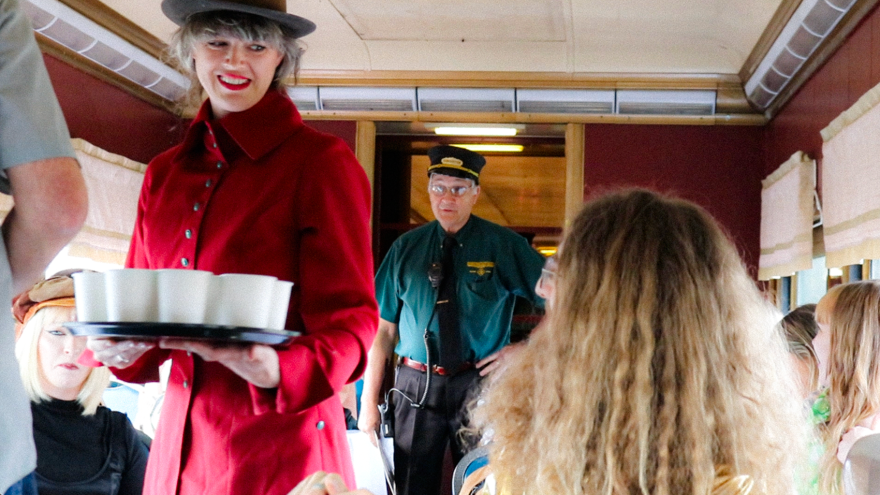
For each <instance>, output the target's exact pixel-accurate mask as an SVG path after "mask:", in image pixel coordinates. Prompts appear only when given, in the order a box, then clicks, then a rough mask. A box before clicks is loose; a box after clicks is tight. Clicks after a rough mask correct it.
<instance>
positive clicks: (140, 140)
mask: <svg viewBox="0 0 880 495" xmlns="http://www.w3.org/2000/svg"><path fill="white" fill-rule="evenodd" d="M43 59H44V61H45V63H46V68H47V69H48V71H49V77H50V78H51V79H52V84H53V86H54V88H55V94H56V95H57V96H58V101H59V102H60V103H61V109H62V111H63V112H64V117H65V119H66V120H67V126H68V128H70V135H71V136H72V137H78V138H82V139H85V140H86V141H88V142H90V143H92V144H94V145H95V146H98V147H100V148H103V149H105V150H107V151H110V152H111V153H117V154H120V155H123V156H126V157H128V158H131V159H132V160H136V161H139V162H142V163H147V162H149V161H150V160H151V159H152V158H153V157H154V156H156V155H158V154H159V153H161V152H162V151H165V150H166V149H168V148H170V147H171V146H174V145H175V144H177V143H178V142H179V141H180V140H181V139H182V137H183V132H184V131H185V130H186V126H187V125H188V124H189V122H188V121H184V120H181V119H180V118H178V117H177V116H175V115H174V114H172V113H170V112H168V111H167V110H165V109H164V108H159V107H155V106H153V105H151V104H149V103H147V102H145V101H143V100H141V99H139V98H137V97H135V96H133V95H131V94H129V93H128V92H126V91H124V90H122V89H119V88H117V87H116V86H113V85H111V84H108V83H106V82H104V81H101V80H100V79H98V78H96V77H93V76H90V75H88V74H86V73H84V72H82V71H80V70H78V69H75V68H73V67H71V66H69V65H67V64H65V63H64V62H61V61H60V60H58V59H56V58H54V57H52V56H49V55H44V56H43ZM308 124H309V125H310V126H312V127H314V128H316V129H319V130H321V131H324V132H327V133H330V134H335V135H337V136H339V137H341V138H342V139H343V140H344V141H345V142H346V143H347V144H348V145H349V146H350V147H351V149H352V150H354V148H355V139H356V137H357V123H356V122H342V121H312V122H308Z"/></svg>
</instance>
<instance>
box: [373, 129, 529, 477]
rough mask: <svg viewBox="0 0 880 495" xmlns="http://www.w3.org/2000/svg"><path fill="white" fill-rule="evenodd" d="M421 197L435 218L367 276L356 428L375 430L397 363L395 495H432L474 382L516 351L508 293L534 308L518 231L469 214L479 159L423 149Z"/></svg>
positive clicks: (451, 150) (525, 248)
mask: <svg viewBox="0 0 880 495" xmlns="http://www.w3.org/2000/svg"><path fill="white" fill-rule="evenodd" d="M428 157H429V158H430V159H431V165H430V166H429V167H428V176H429V179H428V192H429V195H430V198H431V209H432V211H433V213H434V216H435V217H436V220H435V221H433V222H430V223H428V224H426V225H423V226H421V227H419V228H417V229H414V230H412V231H410V232H408V233H406V234H404V235H403V236H401V237H400V238H399V239H397V240H396V241H395V242H394V244H393V245H392V246H391V249H390V251H389V252H388V254H387V255H386V256H385V260H384V261H383V262H382V265H381V266H380V267H379V271H378V273H377V274H376V298H377V300H378V301H379V311H380V317H381V319H380V321H379V333H378V334H377V336H376V340H375V341H374V342H373V346H372V348H371V349H370V354H369V359H368V364H367V371H366V374H365V376H364V389H363V393H362V396H361V412H360V418H359V421H358V427H359V428H360V429H361V430H362V431H364V432H367V433H372V432H374V431H377V429H378V428H379V427H380V414H379V409H378V405H379V404H380V403H382V399H383V398H382V397H380V394H381V385H382V383H383V380H384V374H385V369H386V364H387V363H388V361H389V360H390V359H392V357H393V355H394V353H396V354H397V355H398V356H399V361H398V365H397V374H396V377H395V382H394V383H395V386H394V389H396V391H395V392H393V393H392V394H391V396H390V402H391V404H392V406H391V407H392V408H393V413H394V464H395V469H394V477H395V482H396V485H397V493H398V494H400V495H416V494H418V495H422V494H426V495H432V494H437V493H439V490H440V486H441V476H442V468H443V457H444V453H445V449H446V446H447V444H449V446H450V449H451V451H452V457H453V461H454V462H456V463H457V462H458V460H459V459H460V458H461V457H462V456H463V455H464V452H463V446H462V445H460V443H459V438H458V435H457V432H458V430H459V429H460V428H461V426H462V421H463V419H464V411H463V410H464V408H465V407H466V405H467V399H468V398H469V397H470V392H472V391H474V390H476V387H477V384H478V381H479V379H480V377H481V376H485V375H487V374H489V373H491V372H494V371H496V370H498V369H499V368H501V367H502V366H503V365H504V362H505V358H507V357H509V356H510V355H511V354H512V353H513V352H515V345H511V344H510V322H511V319H512V316H513V306H514V303H515V300H516V296H520V297H524V298H526V299H528V300H529V301H531V302H532V303H533V304H535V305H537V306H539V307H540V306H543V300H542V299H541V298H540V297H538V296H537V295H536V294H535V291H534V288H535V284H536V283H537V281H538V278H539V277H540V276H541V267H542V266H543V264H544V258H543V256H541V255H540V254H538V252H536V251H535V250H534V249H532V247H531V246H530V245H529V243H528V242H527V241H526V239H525V238H523V237H522V236H520V235H519V234H517V233H515V232H513V231H511V230H510V229H507V228H505V227H502V226H500V225H497V224H494V223H492V222H489V221H487V220H484V219H482V218H479V217H477V216H475V215H472V214H471V211H472V210H473V207H474V205H475V204H476V202H477V199H478V198H479V196H480V172H481V171H482V169H483V166H484V165H485V163H486V159H485V158H483V157H482V156H481V155H479V154H477V153H474V152H472V151H469V150H466V149H463V148H458V147H454V146H435V147H433V148H431V149H430V150H428Z"/></svg>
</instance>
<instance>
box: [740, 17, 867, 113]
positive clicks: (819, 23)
mask: <svg viewBox="0 0 880 495" xmlns="http://www.w3.org/2000/svg"><path fill="white" fill-rule="evenodd" d="M854 3H855V0H803V1H802V2H801V3H800V6H798V8H797V10H795V12H794V14H793V15H792V16H791V19H790V20H789V22H788V24H787V25H786V26H785V27H784V28H783V29H782V32H781V33H780V34H779V37H778V38H777V39H776V41H775V42H774V43H773V45H772V46H771V47H770V50H768V52H767V55H766V56H765V57H764V60H763V61H761V63H760V65H759V66H758V68H757V70H755V73H754V74H752V76H751V77H750V78H749V80H748V81H746V84H745V92H746V94H747V95H748V98H749V100H750V101H751V102H752V103H754V104H755V105H757V106H758V107H760V108H767V107H768V106H769V105H770V104H771V103H772V102H773V100H774V99H775V98H776V95H777V94H779V93H780V92H781V91H782V90H783V89H784V88H785V86H786V85H788V84H789V82H790V81H791V78H792V77H794V76H795V74H796V73H797V72H798V71H799V70H800V68H801V66H803V63H804V61H805V60H806V59H807V58H809V57H810V56H811V55H812V54H813V52H815V51H816V49H817V48H818V47H819V45H821V44H822V41H823V40H824V39H825V37H826V36H828V34H829V33H831V31H832V30H833V29H834V27H835V26H836V25H837V24H838V23H839V22H840V20H841V19H842V18H843V16H844V15H845V14H846V13H847V11H848V10H849V9H850V8H851V7H852V5H853V4H854Z"/></svg>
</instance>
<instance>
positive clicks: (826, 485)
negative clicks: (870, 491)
mask: <svg viewBox="0 0 880 495" xmlns="http://www.w3.org/2000/svg"><path fill="white" fill-rule="evenodd" d="M835 289H836V294H834V295H835V296H836V298H835V299H834V300H833V301H832V302H831V305H832V308H831V312H830V321H828V325H829V327H828V331H829V333H830V337H831V348H830V351H829V353H828V354H829V355H828V383H829V385H828V402H829V404H830V406H831V415H830V417H829V419H828V425H827V428H826V429H825V456H824V458H823V459H822V478H821V479H822V486H823V489H824V492H825V493H829V494H833V493H842V482H841V471H842V468H843V465H842V464H841V463H840V461H838V460H837V445H838V443H839V442H840V439H841V437H842V436H843V434H844V433H846V431H847V430H849V429H850V428H852V427H854V426H857V425H858V424H859V423H860V422H861V421H862V420H864V419H866V418H869V417H870V416H873V415H874V414H877V413H878V412H880V282H878V281H876V280H874V281H864V282H854V283H849V284H845V285H840V286H836V287H835Z"/></svg>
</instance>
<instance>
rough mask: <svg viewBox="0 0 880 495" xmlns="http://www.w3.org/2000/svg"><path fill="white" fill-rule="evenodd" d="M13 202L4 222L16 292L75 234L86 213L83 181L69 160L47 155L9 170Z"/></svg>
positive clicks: (38, 276)
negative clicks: (47, 156)
mask: <svg viewBox="0 0 880 495" xmlns="http://www.w3.org/2000/svg"><path fill="white" fill-rule="evenodd" d="M6 171H7V173H8V174H9V181H10V183H11V184H12V195H13V199H14V200H15V206H14V207H13V209H12V211H11V212H9V216H8V217H6V221H4V222H3V240H4V241H5V242H6V249H7V251H8V256H9V265H10V267H11V268H12V284H13V289H14V293H15V294H18V293H20V292H21V291H23V290H25V289H27V288H28V287H30V286H31V285H32V284H34V283H35V282H37V281H38V280H40V279H41V278H42V277H43V270H45V269H46V265H48V264H49V262H51V261H52V259H53V258H54V257H55V255H57V254H58V251H60V250H61V248H63V247H64V246H65V245H66V244H67V243H68V242H70V240H71V239H73V237H74V236H75V235H76V234H77V232H79V229H80V227H82V224H83V222H85V219H86V213H87V212H88V197H87V195H86V185H85V181H84V180H83V177H82V174H81V173H80V169H79V165H78V164H77V163H76V160H74V159H73V158H67V157H61V158H49V159H46V160H39V161H35V162H30V163H25V164H23V165H18V166H15V167H11V168H8V169H7V170H6Z"/></svg>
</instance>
